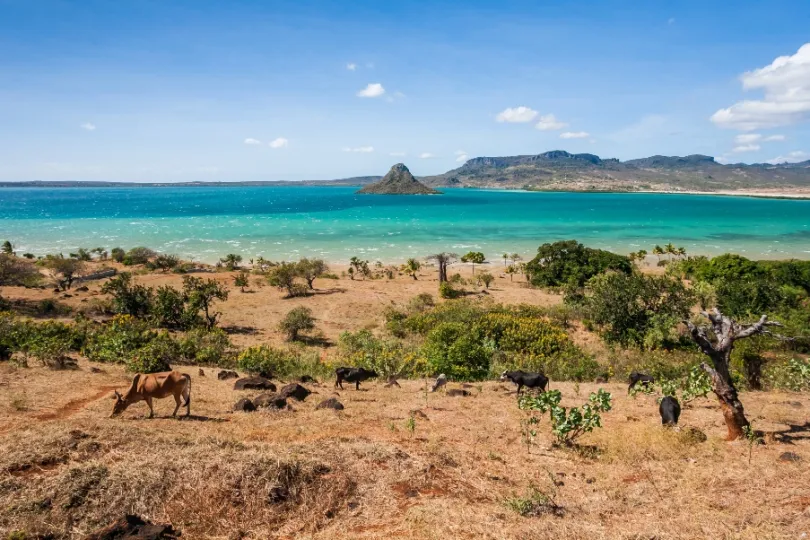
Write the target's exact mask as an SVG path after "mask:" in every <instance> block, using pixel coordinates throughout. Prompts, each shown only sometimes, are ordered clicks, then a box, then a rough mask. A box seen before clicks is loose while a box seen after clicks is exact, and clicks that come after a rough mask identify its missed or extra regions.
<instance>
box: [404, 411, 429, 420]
mask: <svg viewBox="0 0 810 540" xmlns="http://www.w3.org/2000/svg"><path fill="white" fill-rule="evenodd" d="M408 414H410V415H411V416H413V417H414V418H421V419H422V420H428V415H426V414H425V413H423V412H422V411H420V410H419V409H414V410H412V411H411V412H409V413H408Z"/></svg>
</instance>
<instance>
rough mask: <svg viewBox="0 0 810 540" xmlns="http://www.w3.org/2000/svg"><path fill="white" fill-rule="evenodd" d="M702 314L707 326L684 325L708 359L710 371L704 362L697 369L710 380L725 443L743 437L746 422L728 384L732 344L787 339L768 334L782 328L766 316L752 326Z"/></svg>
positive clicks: (718, 312) (734, 391)
mask: <svg viewBox="0 0 810 540" xmlns="http://www.w3.org/2000/svg"><path fill="white" fill-rule="evenodd" d="M702 314H703V316H704V317H706V318H707V319H708V320H709V323H710V324H702V325H695V324H694V323H692V322H691V321H685V322H686V325H687V326H688V327H689V333H690V334H691V336H692V339H693V340H694V341H695V343H697V344H698V347H700V350H701V352H703V354H705V355H706V356H708V357H709V358H710V359H711V361H712V364H713V366H714V367H713V368H712V367H710V366H709V365H708V364H706V363H705V362H704V363H702V364H701V365H700V367H701V368H702V369H703V371H705V372H706V373H708V374H709V377H711V380H712V390H713V391H714V393H715V395H717V399H718V401H719V402H720V408H721V409H722V410H723V417H724V418H725V421H726V427H727V428H728V440H734V439H740V438H743V437H744V431H743V428H744V427H746V426H748V425H749V422H748V419H747V418H746V417H745V409H744V408H743V404H742V402H740V399H739V396H738V395H737V389H736V388H735V387H734V382H733V381H732V380H731V369H730V367H729V364H730V362H731V351H732V350H734V342H736V341H737V340H739V339H745V338H749V337H751V336H755V335H758V334H768V335H772V336H775V337H777V338H779V339H788V338H785V337H783V336H780V335H778V334H773V333H772V332H770V331H769V330H768V327H769V326H782V325H781V324H780V323H778V322H776V321H769V320H768V316H767V315H763V316H762V317H760V319H759V321H757V322H755V323H751V324H740V323H738V322H736V321H734V320H733V319H731V318H730V317H727V316H726V315H723V314H722V313H720V310H719V309H717V308H715V309H714V311H712V312H706V311H704V312H702Z"/></svg>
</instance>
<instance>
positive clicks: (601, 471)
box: [0, 362, 810, 540]
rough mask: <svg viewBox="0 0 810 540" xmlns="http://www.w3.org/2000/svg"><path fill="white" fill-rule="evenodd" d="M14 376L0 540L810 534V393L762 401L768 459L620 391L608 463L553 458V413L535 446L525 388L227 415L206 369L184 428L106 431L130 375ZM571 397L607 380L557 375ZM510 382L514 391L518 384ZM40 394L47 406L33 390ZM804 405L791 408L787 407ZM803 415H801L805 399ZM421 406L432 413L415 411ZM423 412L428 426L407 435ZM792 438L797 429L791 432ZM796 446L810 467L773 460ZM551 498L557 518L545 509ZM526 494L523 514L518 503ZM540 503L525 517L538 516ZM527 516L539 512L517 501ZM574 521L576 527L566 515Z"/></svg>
mask: <svg viewBox="0 0 810 540" xmlns="http://www.w3.org/2000/svg"><path fill="white" fill-rule="evenodd" d="M80 368H81V369H79V370H78V371H69V372H53V371H49V370H45V369H41V368H30V369H13V368H11V367H4V368H0V369H1V370H0V391H2V392H6V391H7V390H8V389H12V393H21V391H22V389H23V388H24V389H25V395H26V396H27V403H26V409H25V410H18V409H15V408H13V407H6V408H5V409H4V410H3V412H2V416H1V417H0V508H2V509H3V511H2V512H0V532H2V534H3V535H5V534H7V533H8V532H9V531H13V530H25V531H27V532H28V533H55V534H57V535H58V536H59V537H65V538H81V537H82V536H83V535H84V534H86V533H87V532H89V531H91V530H92V529H93V528H95V527H97V526H99V525H104V524H107V523H108V522H110V521H112V520H113V519H114V518H116V517H119V516H120V514H122V513H123V512H133V513H137V514H139V515H142V516H144V517H146V518H149V519H151V520H153V521H158V522H171V523H172V524H174V525H175V526H176V527H178V528H181V529H182V530H183V532H184V537H187V538H223V539H224V538H234V537H236V536H237V533H239V532H241V533H242V534H243V535H244V536H243V537H244V538H313V539H322V538H323V539H326V538H382V537H401V538H573V539H579V538H582V539H585V538H588V539H598V538H622V539H640V538H659V539H682V538H684V539H685V538H729V539H732V538H733V539H752V540H753V539H768V538H773V539H782V538H785V539H787V538H800V537H801V536H800V535H801V534H802V533H810V488H808V486H809V485H810V466H808V462H810V426H808V424H807V411H808V410H810V398H808V397H807V396H802V395H796V394H779V393H748V394H744V395H743V400H744V402H745V404H746V406H747V407H748V410H749V411H751V414H752V415H754V416H756V417H762V418H761V419H758V420H756V422H757V423H758V426H759V427H762V428H765V429H770V430H772V431H780V432H783V433H782V435H779V436H776V437H770V440H771V442H770V443H769V444H767V445H764V446H759V447H756V448H754V451H753V459H752V462H751V465H750V466H749V465H748V447H747V446H746V445H745V444H744V443H725V442H723V441H722V437H723V436H724V434H725V427H724V426H723V425H722V419H721V416H720V413H719V412H718V410H717V408H716V406H715V404H714V403H713V402H712V401H710V400H699V401H698V402H696V403H695V404H694V405H693V406H692V407H690V408H688V409H686V410H684V412H683V415H682V417H681V420H682V424H683V427H684V428H686V427H693V428H697V429H700V430H701V431H703V432H704V433H705V434H706V435H707V437H708V440H707V441H706V442H694V441H689V440H687V438H686V437H684V435H683V433H684V432H685V429H684V430H682V431H681V432H677V431H672V430H667V429H664V428H662V427H661V426H660V421H659V419H658V416H657V407H656V405H655V401H654V399H653V398H650V397H645V396H641V397H639V398H638V399H637V400H633V399H631V398H628V397H626V395H625V392H626V387H624V386H623V385H618V384H608V385H604V386H605V387H606V388H607V389H609V390H610V391H611V392H613V395H614V408H613V410H612V411H611V412H610V413H608V414H606V415H605V417H604V425H605V427H604V429H602V430H599V431H597V432H595V433H593V434H589V435H587V436H585V437H584V438H583V440H582V443H583V445H591V446H595V447H596V448H597V449H598V452H597V457H596V458H587V457H583V456H582V455H580V454H578V453H576V452H573V451H570V450H561V449H556V448H552V446H551V442H552V439H551V437H550V434H549V431H548V423H547V420H545V419H544V420H543V421H541V424H540V426H539V427H538V432H539V436H538V438H537V439H536V441H535V444H534V445H533V446H532V447H531V449H530V451H529V452H527V448H526V446H525V444H523V442H522V439H521V436H520V419H521V415H522V414H523V413H522V412H521V411H519V410H518V409H517V406H516V404H515V396H514V394H513V393H510V392H511V391H512V389H511V388H507V387H506V386H504V385H501V384H496V383H485V384H484V385H483V386H482V389H481V391H480V392H479V391H478V390H477V389H476V388H471V389H469V390H471V392H472V396H470V397H462V398H453V397H448V396H445V395H443V394H441V393H437V394H429V395H428V401H427V404H426V403H425V395H424V393H423V391H422V390H423V384H422V382H420V381H403V382H402V388H400V389H397V388H393V389H387V388H383V385H382V382H379V383H368V384H367V386H366V388H367V390H361V391H359V392H357V391H354V390H350V389H348V388H347V389H346V390H345V391H341V392H340V395H339V398H338V399H340V400H341V401H342V402H343V403H344V405H345V406H346V409H345V410H344V411H343V412H338V413H336V412H334V411H330V410H315V405H317V403H318V402H319V401H320V400H322V399H325V398H328V397H331V396H332V395H333V390H332V386H331V381H327V382H324V383H323V384H321V385H312V386H311V388H312V389H313V390H315V391H316V392H318V393H317V394H315V395H312V396H310V397H309V398H308V400H307V401H306V402H302V403H297V402H296V403H293V408H294V410H292V411H283V412H256V413H250V414H246V413H232V412H231V407H232V405H233V403H235V402H236V401H237V399H238V398H239V397H242V396H243V395H251V394H250V393H241V392H234V391H233V390H232V384H233V383H232V381H218V380H217V379H216V377H215V372H216V370H206V376H205V377H199V376H197V375H196V372H197V370H196V368H194V369H189V370H188V372H189V373H191V374H192V376H193V401H192V413H193V416H192V418H191V419H190V420H176V419H171V418H166V416H167V415H168V414H169V413H170V412H171V410H172V408H173V405H172V403H170V402H171V400H164V401H160V402H157V406H156V412H157V414H158V418H156V419H154V420H147V419H145V415H146V407H145V405H143V404H139V405H135V406H133V407H131V408H130V409H129V410H128V411H126V413H124V415H123V416H122V417H119V418H116V419H111V418H109V413H110V412H111V408H112V400H110V399H108V396H109V394H110V393H111V390H109V389H111V388H113V387H124V386H125V385H126V384H127V381H128V375H126V374H125V373H124V372H122V371H120V370H119V369H117V368H115V367H110V366H105V369H106V370H107V373H104V374H93V373H90V371H89V364H87V363H86V362H80ZM555 388H559V389H561V390H562V392H563V394H564V403H565V404H568V405H573V404H577V403H581V402H583V401H584V400H585V399H586V396H587V394H588V392H590V391H593V390H595V389H596V388H597V386H596V385H592V384H582V385H580V396H579V397H577V396H576V395H575V393H574V386H573V385H571V384H567V383H555ZM507 390H508V391H509V392H507ZM34 396H35V397H34ZM790 402H792V403H794V404H793V405H791V404H789V403H790ZM796 402H798V403H800V406H798V407H797V406H796V405H795V403H796ZM413 411H419V412H413ZM411 416H413V417H414V422H415V425H414V429H413V433H411V432H410V431H409V430H408V429H406V423H407V421H408V419H409V418H410V417H411ZM791 426H793V427H791ZM784 451H792V452H795V453H797V454H799V455H800V456H801V457H802V458H803V459H802V461H800V462H798V463H782V462H779V460H778V456H779V455H780V454H781V453H782V452H784ZM549 495H553V502H554V503H555V504H556V505H559V507H560V508H561V510H560V511H559V512H557V511H550V510H549V508H550V507H549V506H544V504H546V503H547V502H548V500H547V499H546V498H544V497H548V496H549ZM510 500H511V501H512V502H511V504H510V502H509V501H510ZM526 505H528V506H526ZM521 508H528V509H529V510H527V511H526V514H527V515H526V517H523V516H521V515H520V513H518V512H517V511H516V509H521ZM560 514H562V515H560Z"/></svg>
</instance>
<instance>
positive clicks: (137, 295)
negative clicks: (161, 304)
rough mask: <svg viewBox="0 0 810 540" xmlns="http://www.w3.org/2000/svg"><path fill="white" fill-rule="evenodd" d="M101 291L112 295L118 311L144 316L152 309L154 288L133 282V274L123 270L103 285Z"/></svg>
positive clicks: (114, 305) (114, 306)
mask: <svg viewBox="0 0 810 540" xmlns="http://www.w3.org/2000/svg"><path fill="white" fill-rule="evenodd" d="M101 292H102V293H104V294H109V295H112V297H113V309H114V310H115V312H116V313H121V314H123V315H132V316H133V317H138V318H144V317H146V315H147V314H149V313H150V311H151V310H152V302H153V300H154V295H153V292H152V289H151V288H149V287H145V286H143V285H137V284H135V283H133V280H132V274H130V273H129V272H121V273H120V274H118V275H117V276H115V277H114V278H112V279H110V280H109V281H108V282H106V283H105V284H104V285H103V286H102V287H101Z"/></svg>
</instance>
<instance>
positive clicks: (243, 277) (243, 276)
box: [233, 270, 250, 292]
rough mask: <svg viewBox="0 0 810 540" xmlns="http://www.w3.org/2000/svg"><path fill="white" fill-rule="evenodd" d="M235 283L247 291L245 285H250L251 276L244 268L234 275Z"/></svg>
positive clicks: (241, 289) (243, 290)
mask: <svg viewBox="0 0 810 540" xmlns="http://www.w3.org/2000/svg"><path fill="white" fill-rule="evenodd" d="M233 284H234V285H235V286H237V287H239V290H240V291H242V292H245V287H248V286H250V277H249V276H248V273H247V272H245V271H244V270H243V271H242V272H239V273H238V274H236V275H235V276H233Z"/></svg>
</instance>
